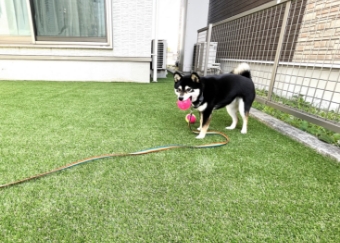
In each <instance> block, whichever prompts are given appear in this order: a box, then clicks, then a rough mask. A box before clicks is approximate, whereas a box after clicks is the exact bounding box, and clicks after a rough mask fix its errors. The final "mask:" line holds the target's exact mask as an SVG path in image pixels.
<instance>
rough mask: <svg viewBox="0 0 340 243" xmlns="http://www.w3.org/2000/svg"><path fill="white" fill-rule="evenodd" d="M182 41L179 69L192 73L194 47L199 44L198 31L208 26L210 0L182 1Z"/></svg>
mask: <svg viewBox="0 0 340 243" xmlns="http://www.w3.org/2000/svg"><path fill="white" fill-rule="evenodd" d="M181 7H182V9H186V11H185V12H184V11H183V12H181V31H182V33H181V38H180V39H181V40H180V43H179V51H180V59H179V68H180V70H181V71H183V72H191V71H192V68H193V63H192V60H193V55H194V45H195V44H196V42H197V30H199V29H201V28H204V27H206V26H207V22H208V10H209V0H199V1H197V0H182V4H181Z"/></svg>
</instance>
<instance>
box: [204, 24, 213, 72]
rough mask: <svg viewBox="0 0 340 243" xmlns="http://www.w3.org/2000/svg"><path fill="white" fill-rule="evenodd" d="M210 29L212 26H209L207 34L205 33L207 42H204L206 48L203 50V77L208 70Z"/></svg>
mask: <svg viewBox="0 0 340 243" xmlns="http://www.w3.org/2000/svg"><path fill="white" fill-rule="evenodd" d="M211 29H212V24H209V26H208V33H207V42H206V43H207V46H206V49H205V63H204V76H205V75H207V70H208V62H209V51H210V39H211Z"/></svg>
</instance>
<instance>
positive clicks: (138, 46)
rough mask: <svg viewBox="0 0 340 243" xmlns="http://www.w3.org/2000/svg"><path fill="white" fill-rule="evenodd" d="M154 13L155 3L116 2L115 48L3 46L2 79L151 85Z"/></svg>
mask: <svg viewBox="0 0 340 243" xmlns="http://www.w3.org/2000/svg"><path fill="white" fill-rule="evenodd" d="M152 11H153V0H129V1H128V0H112V45H113V49H100V48H97V49H95V48H91V49H90V48H79V47H77V46H74V47H68V48H63V47H34V46H32V47H30V46H27V45H26V46H25V47H11V46H5V45H0V80H60V81H121V82H145V83H146V82H149V81H150V61H151V58H150V56H151V39H152V16H153V12H152ZM135 58H136V59H135ZM101 59H103V60H101Z"/></svg>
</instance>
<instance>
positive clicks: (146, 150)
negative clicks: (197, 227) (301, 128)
mask: <svg viewBox="0 0 340 243" xmlns="http://www.w3.org/2000/svg"><path fill="white" fill-rule="evenodd" d="M188 124H189V128H190V130H191V126H190V122H189V123H188ZM192 132H193V133H199V131H193V130H192ZM207 134H208V135H219V136H221V137H223V138H224V140H223V141H221V142H215V143H208V144H202V145H176V144H174V145H165V146H160V147H155V148H149V149H145V150H141V151H137V152H132V153H113V154H103V155H99V156H94V157H90V158H86V159H82V160H78V161H76V162H73V163H70V164H68V165H64V166H62V167H59V168H56V169H53V170H50V171H47V172H44V173H41V174H37V175H34V176H31V177H27V178H25V179H22V180H18V181H14V182H11V183H8V184H4V185H0V189H3V188H6V187H11V186H14V185H18V184H21V183H24V182H27V181H30V180H33V179H38V178H40V177H43V176H47V175H50V174H52V173H55V172H58V171H62V170H66V169H69V168H71V167H74V166H77V165H81V164H85V163H88V162H92V161H95V160H99V159H105V158H111V157H123V156H136V155H143V154H150V153H156V152H161V151H165V150H170V149H178V148H195V149H200V148H214V147H219V146H223V145H226V144H227V143H228V142H229V137H228V136H227V135H226V134H224V133H222V132H219V131H208V132H207Z"/></svg>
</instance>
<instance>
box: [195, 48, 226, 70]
mask: <svg viewBox="0 0 340 243" xmlns="http://www.w3.org/2000/svg"><path fill="white" fill-rule="evenodd" d="M206 50H207V42H199V43H197V44H195V46H194V56H193V63H194V68H193V70H194V71H196V72H204V67H205V59H206V58H205V56H206V53H207V51H206ZM216 52H217V42H210V45H209V57H208V67H207V69H208V70H210V69H217V70H218V71H219V70H220V64H219V63H215V61H216Z"/></svg>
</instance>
